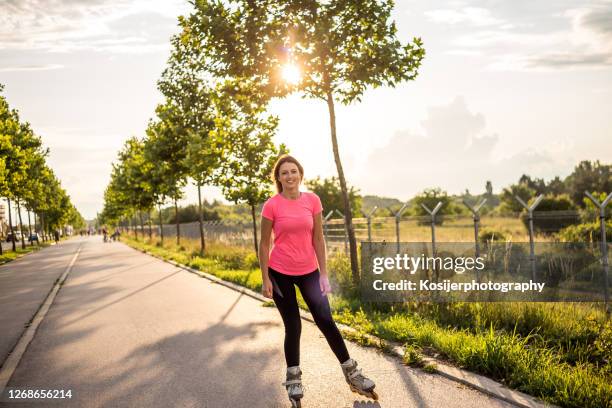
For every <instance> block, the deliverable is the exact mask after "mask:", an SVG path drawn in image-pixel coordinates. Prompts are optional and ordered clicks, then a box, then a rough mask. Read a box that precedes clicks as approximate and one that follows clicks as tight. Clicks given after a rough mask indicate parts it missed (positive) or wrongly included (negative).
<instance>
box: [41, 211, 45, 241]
mask: <svg viewBox="0 0 612 408" xmlns="http://www.w3.org/2000/svg"><path fill="white" fill-rule="evenodd" d="M40 234H41V235H42V240H43V242H47V236H46V235H45V213H41V214H40Z"/></svg>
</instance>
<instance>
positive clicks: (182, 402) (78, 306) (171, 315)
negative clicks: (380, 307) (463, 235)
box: [0, 237, 511, 408]
mask: <svg viewBox="0 0 612 408" xmlns="http://www.w3.org/2000/svg"><path fill="white" fill-rule="evenodd" d="M79 246H80V248H81V252H80V255H79V257H78V258H77V260H76V263H75V264H74V267H73V269H72V271H71V272H70V274H69V275H68V277H67V280H66V282H65V283H64V285H63V286H62V288H61V289H60V291H59V292H58V294H57V297H56V298H55V301H54V303H53V305H52V306H51V308H50V310H49V312H48V314H47V315H46V317H45V318H44V320H43V321H42V323H41V325H40V326H39V328H38V330H37V332H36V335H35V336H34V339H33V340H32V342H31V343H30V345H29V347H28V349H27V351H26V352H25V354H24V355H23V358H22V359H21V362H20V363H19V365H18V367H17V369H16V371H15V373H14V374H13V376H12V378H11V380H10V381H9V384H8V389H13V390H16V389H31V390H35V389H45V390H50V389H51V390H64V392H67V391H68V390H70V392H71V395H72V397H71V398H70V399H58V400H38V401H28V402H24V403H22V404H18V403H15V402H7V399H6V393H5V395H4V397H3V400H2V401H3V402H0V406H1V407H13V406H28V407H30V406H33V407H39V406H40V407H42V406H54V407H55V406H61V407H169V406H172V407H224V408H225V407H288V406H290V404H289V403H288V399H287V397H286V391H285V389H284V387H282V385H281V382H282V381H283V380H284V371H285V363H284V357H283V336H284V331H283V325H282V321H281V319H280V316H279V314H278V311H277V310H276V309H275V308H273V307H263V306H262V304H261V302H259V301H257V300H255V299H252V298H249V297H247V296H245V295H242V294H240V293H237V292H235V291H232V290H231V289H228V288H226V287H224V286H220V285H217V284H214V283H212V282H210V281H208V280H206V279H203V278H201V277H198V276H196V275H194V274H191V273H189V272H187V271H185V270H182V269H179V268H176V267H174V266H172V265H169V264H167V263H165V262H162V261H160V260H157V259H155V258H152V257H150V256H147V255H144V254H142V253H140V252H138V251H135V250H133V249H131V248H129V247H127V246H126V245H124V244H121V243H109V244H104V243H102V242H101V238H100V237H86V238H75V239H73V240H70V241H66V242H63V243H61V244H60V245H58V246H54V247H52V248H48V249H44V250H42V251H40V252H38V253H36V254H32V255H28V256H27V257H25V258H23V259H21V260H19V261H16V262H15V263H14V264H13V265H11V264H7V265H5V266H3V267H0V323H2V326H0V327H3V328H4V327H5V326H4V324H7V322H8V325H7V326H6V327H8V328H9V329H10V330H9V331H11V334H10V335H8V336H7V335H5V333H6V332H5V331H4V330H3V335H2V336H1V337H2V338H3V343H2V344H4V346H3V347H4V348H3V349H0V350H4V354H0V361H2V356H3V355H5V354H6V349H7V345H9V346H10V345H11V344H14V343H15V338H16V337H18V336H19V334H20V333H21V331H22V330H20V329H21V328H22V327H23V326H21V327H20V324H23V322H24V321H25V322H26V323H27V321H29V319H30V318H31V315H33V313H34V312H35V311H36V307H35V303H36V302H35V299H40V298H41V297H42V298H44V296H43V295H46V293H47V292H48V291H49V289H50V288H51V285H52V283H53V281H54V277H57V276H59V275H61V274H62V273H63V271H64V270H66V267H67V265H68V264H69V262H70V259H71V257H73V256H74V254H75V252H76V250H77V248H79ZM36 265H38V267H39V269H38V273H36V272H35V271H36V269H37V266H36ZM28 271H29V272H28ZM37 274H38V275H41V276H34V275H37ZM2 279H5V280H4V281H2ZM5 282H10V283H11V285H12V286H10V288H9V289H5V288H4V283H5ZM19 282H21V285H20V284H19ZM34 282H38V283H37V284H36V285H35V284H34ZM34 288H36V289H34ZM18 294H21V295H18ZM40 301H41V302H42V299H40ZM22 302H23V304H25V303H28V304H30V306H28V307H27V308H25V307H24V310H23V311H20V312H17V311H18V310H21V308H22ZM26 309H27V310H26ZM28 314H30V316H29V317H28ZM16 333H17V334H16ZM4 337H6V340H4ZM347 345H348V348H349V352H350V353H351V356H352V357H353V358H355V359H356V360H357V361H358V362H359V365H360V366H361V367H362V368H363V370H364V372H365V373H366V374H367V375H368V376H369V377H371V378H372V379H373V380H374V381H375V382H376V384H377V386H376V390H377V392H378V394H379V396H380V399H379V401H377V402H372V401H370V400H367V399H365V397H362V396H359V395H357V394H354V393H352V392H350V390H349V388H348V385H347V384H346V383H345V382H344V378H343V376H342V372H341V369H340V367H339V364H338V362H337V361H336V359H335V357H334V355H333V353H332V352H331V350H330V349H329V347H328V345H327V343H326V342H325V339H324V338H323V336H322V335H321V333H320V332H319V331H318V329H317V327H316V326H315V325H314V324H311V323H309V322H305V321H302V341H301V367H302V371H303V378H302V379H303V382H304V386H305V388H306V391H305V397H304V399H303V404H302V405H303V406H304V407H305V408H306V407H326V408H327V407H420V408H429V407H432V408H437V407H446V408H451V407H475V408H476V407H477V408H482V407H508V406H511V405H509V404H507V403H504V402H501V401H499V400H496V399H494V398H491V397H488V396H486V395H484V394H482V393H480V392H478V391H475V390H473V389H470V388H468V387H465V386H462V385H459V384H457V383H455V382H452V381H450V380H447V379H445V378H443V377H440V376H438V375H435V374H427V373H425V372H423V371H421V370H416V369H413V368H409V367H406V366H404V365H402V364H401V363H400V362H399V361H398V360H397V359H395V358H392V357H389V356H386V355H384V354H381V353H380V352H378V351H376V350H374V349H368V348H362V347H360V346H358V345H355V344H352V343H347Z"/></svg>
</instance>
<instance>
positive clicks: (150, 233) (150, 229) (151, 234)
mask: <svg viewBox="0 0 612 408" xmlns="http://www.w3.org/2000/svg"><path fill="white" fill-rule="evenodd" d="M147 217H148V218H149V243H150V242H151V241H152V240H153V223H152V222H151V210H149V211H148V212H147Z"/></svg>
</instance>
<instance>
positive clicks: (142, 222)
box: [138, 211, 144, 242]
mask: <svg viewBox="0 0 612 408" xmlns="http://www.w3.org/2000/svg"><path fill="white" fill-rule="evenodd" d="M138 217H140V235H142V240H143V242H144V221H143V219H142V211H138Z"/></svg>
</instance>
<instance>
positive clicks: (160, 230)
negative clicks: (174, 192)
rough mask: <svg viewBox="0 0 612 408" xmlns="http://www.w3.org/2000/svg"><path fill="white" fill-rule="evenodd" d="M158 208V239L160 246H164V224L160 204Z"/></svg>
mask: <svg viewBox="0 0 612 408" xmlns="http://www.w3.org/2000/svg"><path fill="white" fill-rule="evenodd" d="M158 208H159V238H160V239H161V246H162V247H163V246H164V224H163V222H162V208H161V204H159V206H158Z"/></svg>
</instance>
